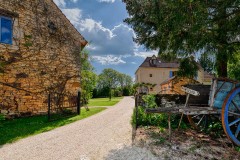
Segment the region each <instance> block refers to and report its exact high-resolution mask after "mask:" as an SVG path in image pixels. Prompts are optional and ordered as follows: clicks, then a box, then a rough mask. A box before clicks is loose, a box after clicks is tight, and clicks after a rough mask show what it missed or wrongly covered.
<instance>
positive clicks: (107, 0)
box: [98, 0, 115, 3]
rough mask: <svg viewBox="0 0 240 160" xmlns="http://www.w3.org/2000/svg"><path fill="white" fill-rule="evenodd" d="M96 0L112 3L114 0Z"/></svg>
mask: <svg viewBox="0 0 240 160" xmlns="http://www.w3.org/2000/svg"><path fill="white" fill-rule="evenodd" d="M98 2H105V3H114V2H115V0H98Z"/></svg>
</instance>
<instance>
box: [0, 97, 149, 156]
mask: <svg viewBox="0 0 240 160" xmlns="http://www.w3.org/2000/svg"><path fill="white" fill-rule="evenodd" d="M133 107H134V99H133V97H124V98H123V99H122V100H121V101H120V102H119V103H118V104H116V105H115V106H113V107H109V108H108V109H107V110H105V111H103V112H101V113H99V114H96V115H93V116H91V117H89V118H86V119H83V120H81V121H77V122H74V123H71V124H69V125H66V126H63V127H60V128H57V129H54V130H52V131H49V132H46V133H42V134H39V135H36V136H31V137H28V138H25V139H22V140H20V141H18V142H16V143H13V144H6V145H4V146H0V160H72V159H73V160H101V159H109V160H110V159H111V160H112V159H124V160H129V159H134V160H135V159H136V160H137V159H152V158H150V157H152V155H151V153H149V152H148V151H146V150H144V149H141V148H137V147H131V143H132V140H131V139H132V129H131V125H130V119H131V115H132V111H133Z"/></svg>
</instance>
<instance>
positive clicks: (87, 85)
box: [81, 50, 97, 104]
mask: <svg viewBox="0 0 240 160" xmlns="http://www.w3.org/2000/svg"><path fill="white" fill-rule="evenodd" d="M96 83H97V75H96V74H95V73H94V68H93V66H92V65H91V63H90V62H89V52H88V51H87V50H83V51H82V53H81V92H82V100H83V102H84V103H85V104H87V103H88V100H89V99H90V98H92V92H93V90H94V88H95V87H96Z"/></svg>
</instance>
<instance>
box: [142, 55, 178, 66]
mask: <svg viewBox="0 0 240 160" xmlns="http://www.w3.org/2000/svg"><path fill="white" fill-rule="evenodd" d="M151 59H152V57H147V58H146V59H145V60H144V62H143V63H142V64H141V65H140V66H139V67H156V68H178V67H179V65H180V63H179V62H177V61H176V62H164V61H162V60H160V58H156V63H155V64H151V63H150V60H151Z"/></svg>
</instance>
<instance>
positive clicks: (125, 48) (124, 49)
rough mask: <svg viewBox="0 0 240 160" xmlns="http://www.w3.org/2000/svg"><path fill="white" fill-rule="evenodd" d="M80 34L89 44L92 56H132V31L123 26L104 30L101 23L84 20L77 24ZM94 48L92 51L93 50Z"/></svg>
mask: <svg viewBox="0 0 240 160" xmlns="http://www.w3.org/2000/svg"><path fill="white" fill-rule="evenodd" d="M77 28H79V30H80V32H81V34H82V35H83V36H84V37H85V38H86V39H87V40H88V41H89V42H90V48H89V49H90V51H92V52H93V53H94V55H118V56H119V55H133V53H134V49H135V44H134V42H133V41H132V37H133V35H134V33H133V30H132V29H131V28H130V27H128V26H127V25H125V24H119V25H117V26H115V27H114V28H113V29H109V28H106V27H104V26H103V25H102V23H101V22H97V21H95V20H93V19H85V20H82V21H80V22H79V25H78V27H77ZM93 48H94V49H93Z"/></svg>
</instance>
